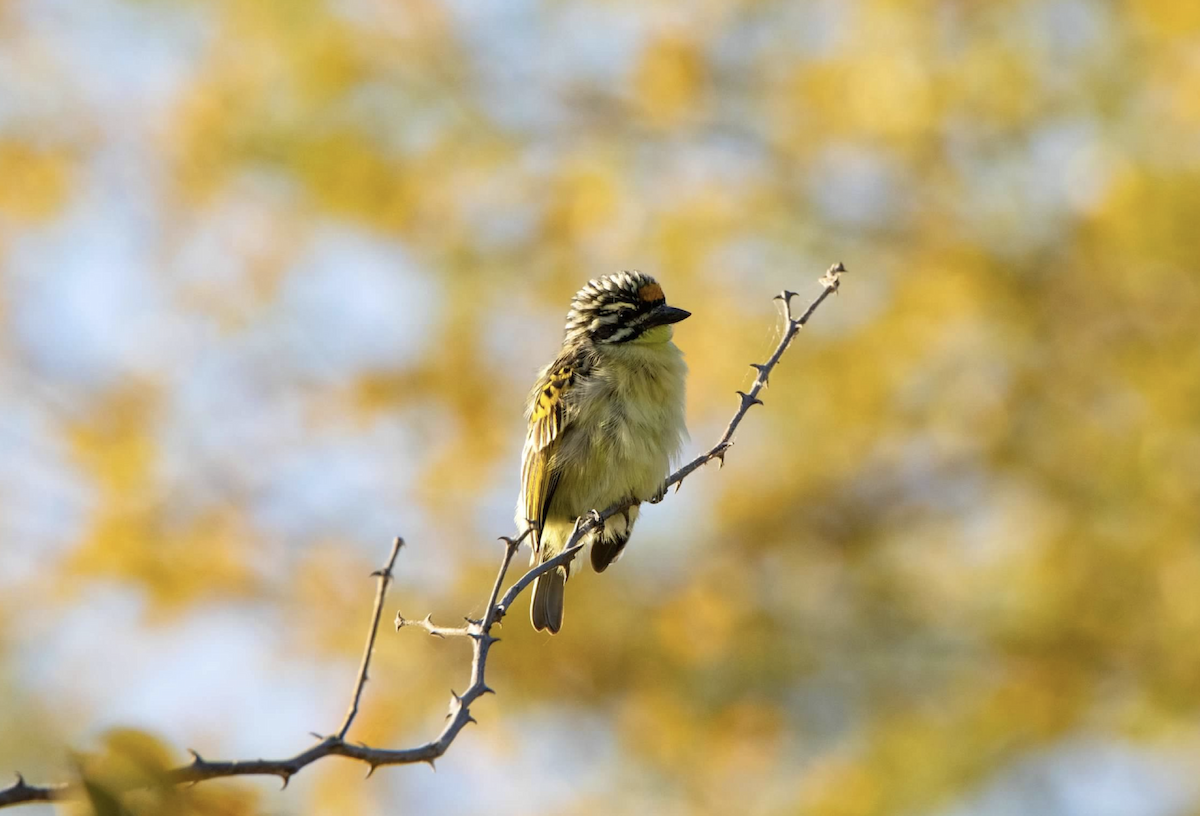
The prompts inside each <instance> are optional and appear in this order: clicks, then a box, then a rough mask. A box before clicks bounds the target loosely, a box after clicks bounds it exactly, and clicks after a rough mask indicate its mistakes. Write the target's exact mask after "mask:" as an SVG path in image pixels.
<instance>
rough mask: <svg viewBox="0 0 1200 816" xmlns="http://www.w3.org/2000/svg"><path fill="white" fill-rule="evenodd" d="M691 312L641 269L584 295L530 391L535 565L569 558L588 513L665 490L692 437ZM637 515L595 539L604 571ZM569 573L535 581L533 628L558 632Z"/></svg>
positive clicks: (526, 511)
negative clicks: (687, 396)
mask: <svg viewBox="0 0 1200 816" xmlns="http://www.w3.org/2000/svg"><path fill="white" fill-rule="evenodd" d="M690 314H691V312H686V311H684V310H683V309H676V308H675V307H673V306H668V305H667V302H666V299H665V298H664V297H663V291H662V287H660V286H659V285H658V283H657V282H656V281H655V280H654V278H652V277H650V276H649V275H643V274H642V273H641V272H618V273H616V274H615V275H605V276H604V277H600V278H596V279H595V280H592V281H589V282H588V283H587V285H586V286H584V287H583V288H582V289H580V290H579V292H578V293H576V295H575V298H574V299H573V300H572V301H571V311H570V312H568V313H567V326H566V333H565V336H564V338H563V344H562V349H561V350H560V351H559V353H558V356H557V357H556V358H555V359H554V362H552V363H551V364H550V365H548V366H546V368H544V369H543V370H542V372H541V374H540V376H539V377H538V381H537V385H536V386H534V389H533V391H532V392H531V393H530V395H529V405H528V410H527V413H528V418H529V433H528V435H527V436H526V437H525V450H524V452H523V454H522V464H521V495H520V496H519V497H518V499H517V526H518V528H520V529H522V530H523V529H524V528H525V527H526V525H531V526H532V528H533V530H532V532H531V533H530V537H531V540H532V544H533V558H532V561H531V563H533V564H539V563H542V562H544V561H546V560H548V559H550V558H553V557H554V556H555V555H557V554H558V553H560V552H562V551H563V549H564V548H565V546H566V543H567V540H568V539H569V538H570V537H571V533H572V531H573V530H574V527H575V521H576V519H578V518H579V517H580V516H583V515H586V514H587V513H589V512H591V511H592V510H603V509H604V508H606V507H608V506H610V505H612V504H615V503H616V502H619V501H623V500H627V499H633V500H636V501H646V500H647V499H650V498H652V497H653V496H654V495H655V494H656V493H657V492H658V490H659V488H660V487H661V486H662V482H663V479H664V478H666V475H667V472H668V468H669V467H670V465H671V460H672V459H674V458H675V457H676V455H677V454H678V453H679V448H680V445H681V444H682V442H683V439H684V437H685V436H686V435H687V429H686V427H685V426H684V418H683V403H684V379H685V377H686V375H687V366H686V365H684V362H683V353H682V352H681V351H680V350H679V349H678V347H676V345H675V344H674V343H672V342H671V336H672V334H673V332H674V329H673V328H672V324H674V323H678V322H679V321H680V320H683V319H684V318H686V317H688V316H690ZM637 515H638V508H637V505H634V506H633V507H630V508H629V510H628V511H627V512H625V513H623V514H619V515H616V516H613V517H612V518H610V519H608V521H607V522H606V523H605V525H604V527H603V528H601V529H598V530H594V531H593V532H591V533H589V534H588V539H589V543H590V544H591V548H592V550H591V552H592V567H593V568H594V569H595V570H596V572H603V571H604V570H605V569H607V568H608V565H609V564H611V563H612V562H613V561H615V560H616V559H617V557H618V556H620V554H621V550H622V549H623V548H624V547H625V543H626V542H627V541H629V534H630V533H631V532H632V531H633V523H634V521H636V520H637ZM569 574H570V567H569V566H563V567H559V568H557V569H555V570H552V571H551V572H548V573H546V574H544V575H542V576H540V577H539V578H538V579H537V581H535V582H534V584H533V600H532V603H531V606H530V610H529V612H530V619H531V620H532V621H533V626H534V628H535V629H538V630H541V629H548V630H550V633H551V634H554V633H557V632H558V630H559V629H561V628H562V621H563V588H564V585H565V583H566V580H567V577H568V575H569Z"/></svg>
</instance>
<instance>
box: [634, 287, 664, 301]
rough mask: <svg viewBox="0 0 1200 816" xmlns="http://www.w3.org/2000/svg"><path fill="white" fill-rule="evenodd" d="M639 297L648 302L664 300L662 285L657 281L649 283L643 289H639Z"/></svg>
mask: <svg viewBox="0 0 1200 816" xmlns="http://www.w3.org/2000/svg"><path fill="white" fill-rule="evenodd" d="M638 297H640V298H641V299H642V300H644V301H647V302H652V301H655V300H663V291H662V287H661V286H659V285H658V284H657V283H647V284H646V285H645V286H643V287H642V288H641V289H638Z"/></svg>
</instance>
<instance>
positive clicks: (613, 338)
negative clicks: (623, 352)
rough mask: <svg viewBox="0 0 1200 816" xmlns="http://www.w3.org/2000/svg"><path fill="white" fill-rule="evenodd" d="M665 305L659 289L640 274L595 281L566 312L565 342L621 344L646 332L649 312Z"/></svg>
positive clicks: (583, 290)
mask: <svg viewBox="0 0 1200 816" xmlns="http://www.w3.org/2000/svg"><path fill="white" fill-rule="evenodd" d="M664 304H666V298H665V297H664V296H663V291H662V287H661V286H659V285H658V282H657V281H655V280H654V278H652V277H650V276H649V275H646V274H643V273H641V272H617V273H615V274H612V275H604V276H603V277H599V278H594V279H593V280H590V281H588V282H587V284H586V285H585V286H584V287H583V288H582V289H580V290H579V291H578V292H577V293H576V294H575V297H574V299H573V300H572V301H571V311H569V312H567V330H566V333H567V339H568V340H571V339H584V338H586V339H588V340H591V341H592V342H593V343H622V342H625V341H627V340H632V339H634V338H635V337H637V336H638V335H639V334H641V333H642V332H643V331H645V330H646V329H647V328H649V326H650V325H651V323H650V316H651V313H652V312H654V311H655V310H656V309H660V307H662V306H663V305H664Z"/></svg>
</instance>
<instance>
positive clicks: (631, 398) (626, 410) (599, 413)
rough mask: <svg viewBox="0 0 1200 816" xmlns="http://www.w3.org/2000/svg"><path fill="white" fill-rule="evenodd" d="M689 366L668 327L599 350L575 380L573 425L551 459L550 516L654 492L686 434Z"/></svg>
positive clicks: (562, 516)
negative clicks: (554, 479) (659, 334)
mask: <svg viewBox="0 0 1200 816" xmlns="http://www.w3.org/2000/svg"><path fill="white" fill-rule="evenodd" d="M660 328H665V329H669V328H670V327H669V326H664V327H660ZM652 331H657V330H652ZM646 334H650V332H647V333H646ZM641 339H642V338H639V340H641ZM686 373H687V367H686V365H685V364H684V362H683V354H682V353H681V352H680V351H679V349H678V348H677V347H676V346H675V345H674V344H673V343H671V342H670V334H669V333H668V334H666V335H665V338H664V339H661V340H658V341H657V342H654V341H653V340H652V341H649V342H640V343H639V342H633V343H623V344H614V345H613V346H612V347H606V348H604V349H602V350H601V351H599V352H598V356H597V360H596V364H595V366H594V368H593V369H592V371H591V373H590V376H588V377H587V379H586V380H585V381H583V382H580V383H579V384H578V385H577V386H576V388H578V390H579V393H578V394H577V395H573V396H575V397H576V398H575V399H573V400H572V401H571V411H572V416H571V419H570V422H569V432H568V433H565V434H564V437H563V439H562V443H561V445H560V446H559V448H558V450H557V452H556V454H555V461H554V463H553V464H552V465H551V467H552V468H553V469H555V470H558V471H559V477H558V479H559V481H558V487H557V489H556V490H555V493H554V498H553V499H552V500H551V503H550V508H549V513H548V515H549V516H551V517H558V518H560V519H571V520H573V519H574V518H575V517H576V516H579V515H582V514H584V513H587V512H588V511H590V510H593V509H596V510H602V509H604V508H605V507H607V506H608V505H610V504H613V503H614V502H617V501H621V500H623V499H627V498H631V497H632V498H636V499H639V500H643V501H644V500H646V499H649V498H651V497H652V496H653V495H654V494H655V492H656V491H657V490H658V488H659V487H660V485H661V484H662V481H663V479H664V478H665V477H666V476H667V474H668V471H669V468H670V465H671V461H672V460H673V459H674V458H675V457H676V456H677V455H678V453H679V449H680V446H681V445H682V443H683V439H684V437H685V436H686V434H687V431H686V428H685V425H684V378H685V376H686Z"/></svg>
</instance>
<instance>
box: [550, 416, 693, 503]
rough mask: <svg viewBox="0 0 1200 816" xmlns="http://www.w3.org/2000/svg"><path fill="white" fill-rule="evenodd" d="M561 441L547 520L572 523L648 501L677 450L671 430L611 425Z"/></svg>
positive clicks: (676, 437)
mask: <svg viewBox="0 0 1200 816" xmlns="http://www.w3.org/2000/svg"><path fill="white" fill-rule="evenodd" d="M573 436H574V438H573V439H570V440H564V444H563V447H562V449H561V450H560V452H559V453H560V462H559V463H558V464H559V466H560V467H561V473H560V476H559V482H558V487H557V489H556V490H555V493H554V498H553V500H552V501H551V505H550V514H551V515H562V516H568V517H571V518H574V517H576V516H580V515H583V514H584V513H587V512H588V511H590V510H603V509H604V508H605V507H608V506H609V505H611V504H613V503H614V502H618V501H622V500H624V499H628V498H635V499H638V500H640V501H644V500H646V499H649V498H651V497H652V496H654V494H655V493H656V492H657V491H658V489H659V487H661V486H662V482H663V479H664V478H666V476H667V472H668V469H669V468H670V464H671V457H672V456H673V454H674V453H675V451H676V450H677V449H678V446H679V433H678V431H677V430H674V429H668V428H663V429H658V428H652V427H632V426H631V425H630V423H628V422H627V421H623V420H612V418H610V421H609V422H607V423H606V424H605V425H603V426H597V427H596V428H595V429H594V430H593V431H591V432H586V431H581V432H579V433H577V434H574V435H573Z"/></svg>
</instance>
